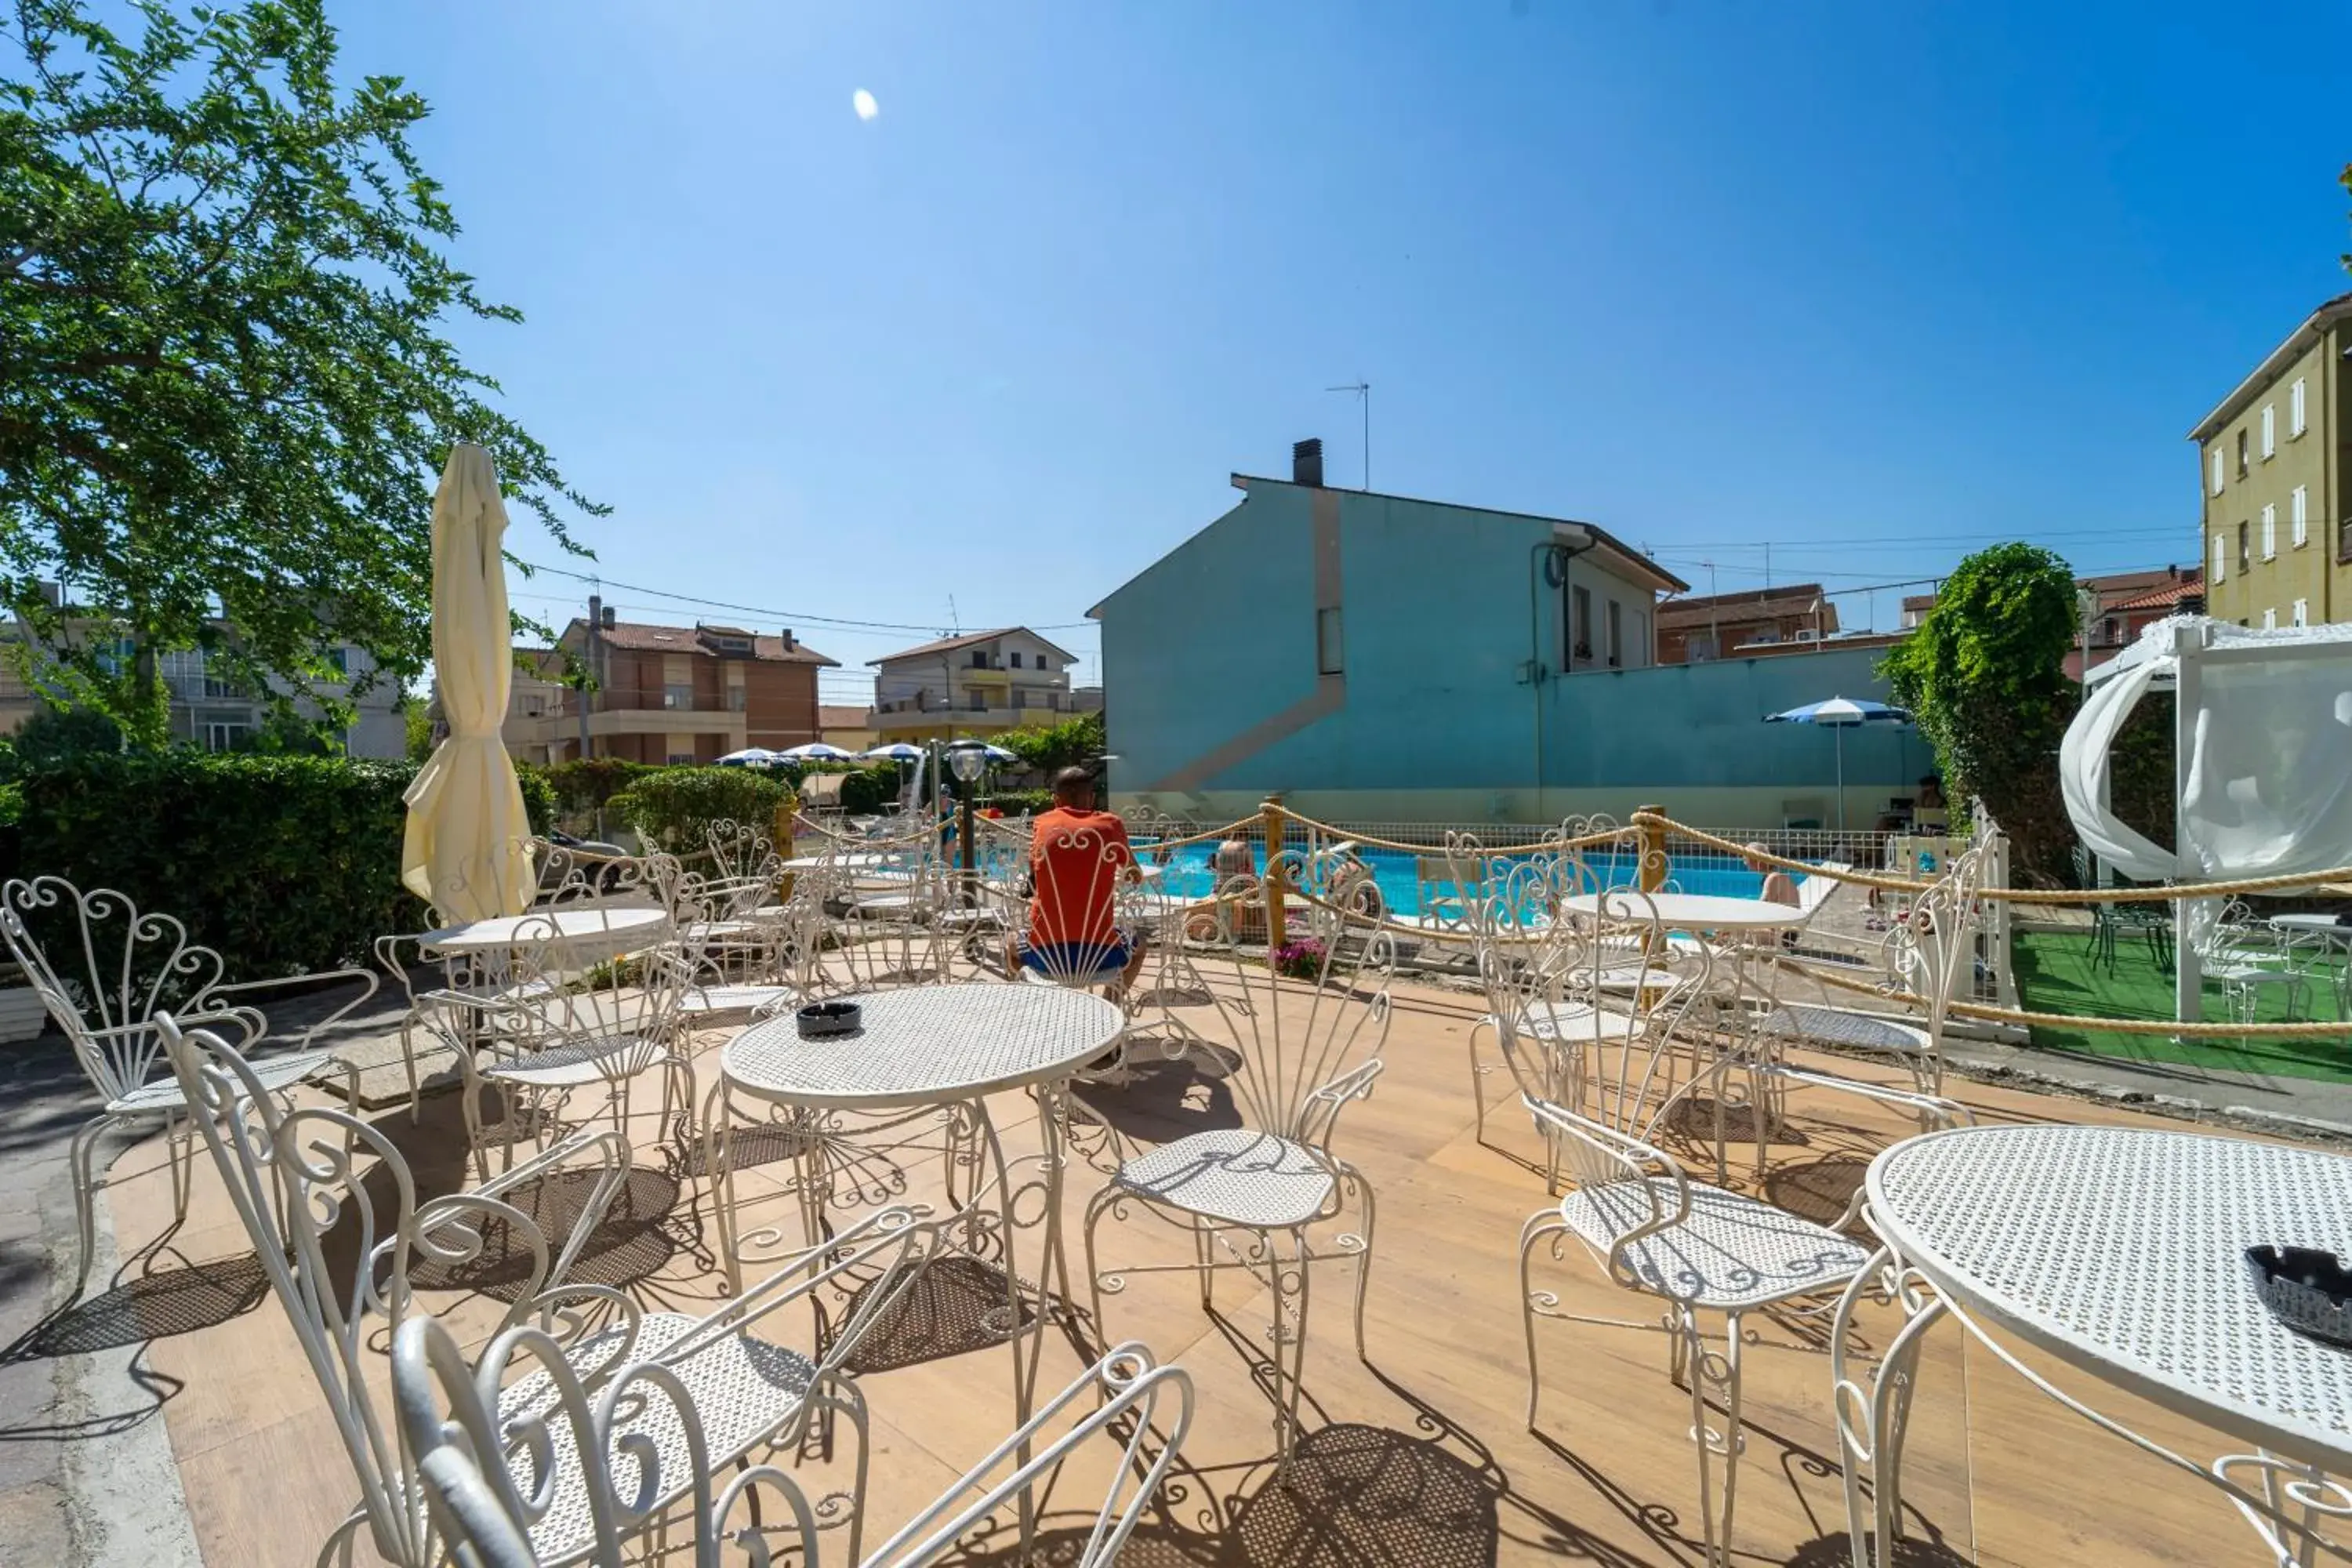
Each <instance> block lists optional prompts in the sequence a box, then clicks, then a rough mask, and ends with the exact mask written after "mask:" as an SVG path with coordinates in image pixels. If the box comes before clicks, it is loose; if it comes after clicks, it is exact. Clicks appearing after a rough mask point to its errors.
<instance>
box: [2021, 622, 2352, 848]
mask: <svg viewBox="0 0 2352 1568" xmlns="http://www.w3.org/2000/svg"><path fill="white" fill-rule="evenodd" d="M2173 624H2174V623H2172V622H2164V623H2159V625H2158V626H2156V627H2152V628H2150V631H2149V633H2148V634H2147V638H2148V639H2153V638H2155V637H2164V638H2167V639H2168V638H2169V637H2170V635H2171V631H2170V628H2171V626H2172V625H2173ZM2342 629H2343V628H2337V627H2328V628H2313V630H2315V631H2321V630H2324V631H2326V632H2328V633H2331V634H2332V633H2336V632H2339V631H2341V630H2342ZM2212 635H2213V637H2214V641H2213V643H2212V644H2211V645H2210V646H2211V647H2217V648H2218V647H2226V648H2230V649H2231V650H2232V652H2231V657H2230V658H2227V659H2214V658H2203V659H2200V664H2199V668H2198V676H2197V682H2196V684H2197V689H2198V702H2197V711H2196V713H2195V715H2194V730H2193V737H2194V738H2193V740H2192V742H2191V744H2190V751H2189V756H2188V757H2187V758H2185V759H2182V761H2181V763H2180V764H2179V765H2180V766H2181V768H2182V777H2181V782H2180V786H2179V787H2180V798H2181V803H2182V812H2181V816H2182V826H2183V827H2184V829H2185V837H2184V842H2183V843H2182V845H2181V849H2180V853H2179V854H2178V855H2176V854H2173V853H2171V852H2169V851H2167V850H2165V849H2163V848H2161V847H2158V846H2157V845H2155V844H2152V843H2150V842H2149V841H2148V840H2147V838H2146V837H2143V836H2142V835H2140V834H2138V833H2136V832H2134V831H2133V830H2132V829H2131V828H2129V827H2126V826H2124V825H2123V824H2122V823H2121V822H2118V821H2117V820H2116V816H2115V813H2114V810H2113V809H2112V807H2111V806H2110V805H2109V801H2108V771H2109V759H2108V748H2109V747H2110V746H2111V745H2112V744H2113V742H2114V741H2115V737H2116V731H2119V730H2120V729H2121V728H2122V727H2123V723H2124V721H2125V720H2126V719H2128V718H2129V717H2130V716H2131V711H2132V709H2133V708H2134V707H2136V706H2137V704H2138V702H2139V700H2140V698H2141V697H2142V696H2144V695H2145V694H2146V693H2147V689H2148V688H2149V687H2150V686H2151V685H2153V684H2154V683H2155V682H2156V681H2157V680H2158V679H2160V678H2163V677H2166V676H2170V675H2173V674H2175V673H2177V663H2178V660H2177V658H2176V656H2175V655H2173V654H2171V653H2170V652H2168V651H2167V652H2161V653H2158V652H2154V651H2153V649H2152V648H2151V649H2149V650H2148V651H2147V653H2145V654H2142V655H2141V657H2140V658H2137V661H2136V662H2134V663H2133V664H2132V665H2131V666H2130V667H2129V668H2125V669H2123V670H2121V671H2120V672H2119V673H2117V674H2116V675H2114V676H2112V677H2109V678H2108V679H2105V680H2104V681H2103V682H2102V683H2101V684H2100V685H2099V686H2098V687H2097V688H2096V689H2095V690H2094V691H2093V692H2092V694H2091V696H2090V699H2089V700H2088V701H2086V702H2085V703H2084V705H2083V710H2082V711H2081V712H2079V713H2077V714H2076V715H2075V717H2074V724H2073V725H2072V726H2071V727H2070V728H2069V729H2068V730H2067V731H2066V739H2065V742H2064V743H2063V745H2062V746H2061V747H2060V748H2059V753H2058V756H2059V777H2060V782H2061V784H2062V785H2063V789H2064V792H2065V798H2066V815H2067V816H2069V817H2070V818H2072V819H2073V821H2074V830H2075V832H2076V833H2078V834H2080V835H2081V836H2082V838H2083V842H2084V844H2086V845H2087V846H2089V847H2090V848H2091V850H2092V852H2093V853H2094V854H2095V855H2097V856H2098V857H2099V858H2101V859H2104V860H2105V861H2107V862H2108V863H2109V864H2111V865H2113V866H2114V867H2115V868H2116V869H2117V870H2118V871H2121V872H2122V873H2123V874H2124V875H2126V876H2127V877H2131V878H2134V879H2139V880H2143V881H2165V880H2172V879H2178V878H2179V877H2181V876H2184V875H2185V876H2187V877H2188V878H2189V879H2192V880H2197V881H2209V882H2210V881H2225V880H2228V879H2232V878H2239V877H2269V876H2287V875H2292V874H2294V873H2295V872H2299V871H2326V870H2333V869H2335V868H2337V867H2339V866H2346V865H2352V639H2347V638H2344V637H2336V636H2326V637H2315V636H2310V635H2297V634H2294V633H2287V632H2281V633H2278V634H2273V635H2270V636H2265V635H2264V634H2261V633H2252V632H2247V631H2242V630H2240V629H2239V628H2237V627H2235V626H2230V627H2226V628H2224V627H2216V628H2215V631H2214V633H2213V634H2212ZM2144 640H2147V639H2144ZM2316 642H2329V643H2333V644H2335V645H2336V647H2333V648H2331V649H2330V651H2329V652H2328V653H2327V654H2325V655H2320V656H2316V657H2315V656H2314V655H2313V654H2312V653H2310V652H2309V651H2307V649H2308V646H2309V645H2311V644H2313V643H2316ZM2166 646H2167V647H2168V646H2169V645H2168V643H2167V645H2166ZM2265 646H2270V647H2277V648H2278V649H2279V650H2280V651H2281V653H2282V654H2284V653H2285V652H2286V650H2288V649H2290V648H2304V649H2305V650H2306V651H2303V652H2301V653H2299V654H2297V655H2295V656H2294V657H2279V658H2263V657H2261V656H2260V655H2259V654H2257V653H2249V652H2247V651H2244V650H2247V649H2251V648H2257V647H2265ZM2139 651H2140V650H2137V649H2136V650H2135V652H2136V653H2137V652H2139ZM2119 662H2120V661H2119Z"/></svg>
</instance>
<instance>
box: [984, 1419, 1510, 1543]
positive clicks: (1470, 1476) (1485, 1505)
mask: <svg viewBox="0 0 2352 1568" xmlns="http://www.w3.org/2000/svg"><path fill="white" fill-rule="evenodd" d="M1154 1451H1155V1452H1156V1446H1155V1449H1154ZM1220 1483H1223V1484H1226V1485H1229V1486H1233V1487H1234V1488H1236V1490H1235V1491H1234V1494H1233V1495H1230V1496H1224V1497H1221V1496H1219V1495H1218V1491H1217V1487H1218V1485H1219V1484H1220ZM1243 1488H1245V1490H1244V1489H1243ZM1091 1490H1092V1489H1091V1488H1090V1487H1089V1488H1085V1489H1079V1491H1078V1497H1077V1499H1076V1501H1075V1506H1071V1507H1066V1508H1061V1509H1057V1508H1056V1507H1055V1501H1056V1500H1055V1496H1054V1492H1053V1489H1052V1488H1051V1487H1050V1486H1049V1487H1048V1488H1047V1489H1045V1493H1044V1497H1043V1503H1044V1507H1043V1510H1042V1513H1041V1518H1040V1521H1039V1523H1040V1529H1039V1531H1038V1538H1037V1552H1036V1555H1035V1556H1034V1558H1033V1559H1028V1561H1034V1562H1036V1563H1075V1562H1076V1561H1077V1560H1078V1558H1079V1555H1080V1552H1081V1551H1082V1549H1083V1548H1084V1547H1085V1545H1086V1542H1087V1539H1088V1537H1089V1535H1090V1534H1091V1532H1092V1531H1093V1529H1094V1522H1093V1517H1092V1514H1091V1511H1090V1510H1091V1509H1092V1507H1093V1506H1094V1503H1095V1498H1094V1497H1091V1496H1089V1495H1087V1494H1088V1493H1089V1492H1090V1491H1091ZM1496 1501H1497V1493H1496V1489H1495V1487H1494V1485H1493V1483H1492V1480H1491V1479H1490V1478H1489V1477H1487V1476H1486V1475H1484V1474H1482V1473H1481V1472H1480V1471H1479V1470H1478V1468H1476V1467H1475V1466H1472V1465H1469V1464H1466V1463H1465V1462H1464V1461H1463V1460H1461V1459H1459V1458H1455V1457H1454V1456H1453V1455H1451V1454H1449V1453H1447V1452H1445V1451H1444V1447H1443V1446H1442V1444H1441V1442H1440V1441H1439V1440H1435V1439H1432V1438H1428V1437H1422V1436H1413V1435H1412V1434H1410V1433H1406V1432H1400V1431H1395V1430H1391V1429H1390V1428H1388V1427H1384V1426H1365V1425H1361V1424H1359V1423H1355V1422H1344V1423H1340V1424H1339V1425H1335V1426H1321V1427H1318V1428H1317V1429H1316V1430H1315V1431H1312V1432H1309V1433H1308V1434H1307V1435H1306V1436H1304V1437H1303V1438H1301V1439H1300V1440H1299V1444H1298V1448H1297V1453H1296V1454H1295V1455H1294V1456H1293V1458H1292V1459H1291V1463H1290V1466H1289V1468H1288V1469H1287V1470H1286V1472H1284V1473H1282V1474H1281V1475H1279V1476H1277V1475H1276V1474H1275V1473H1274V1472H1273V1464H1272V1460H1271V1459H1270V1458H1267V1459H1261V1460H1258V1461H1255V1462H1254V1463H1251V1464H1244V1465H1235V1466H1232V1467H1220V1468H1218V1469H1217V1470H1215V1471H1203V1470H1201V1469H1197V1468H1192V1467H1191V1466H1188V1465H1186V1464H1184V1463H1183V1462H1182V1460H1181V1458H1179V1460H1178V1461H1177V1464H1176V1466H1175V1468H1173V1469H1172V1470H1171V1472H1170V1474H1169V1477H1168V1479H1166V1481H1165V1482H1164V1483H1163V1484H1162V1486H1161V1488H1160V1493H1159V1495H1158V1497H1157V1498H1155V1499H1154V1500H1152V1502H1151V1503H1150V1504H1149V1505H1147V1511H1146V1513H1145V1515H1144V1517H1143V1519H1142V1520H1141V1521H1140V1522H1139V1524H1138V1525H1137V1527H1136V1531H1135V1533H1134V1534H1133V1535H1132V1536H1130V1537H1129V1540H1128V1543H1127V1547H1126V1550H1125V1551H1124V1552H1121V1553H1120V1555H1119V1562H1120V1563H1122V1564H1125V1565H1126V1568H1184V1565H1191V1568H1357V1565H1359V1564H1362V1563H1395V1564H1398V1565H1400V1568H1402V1565H1405V1564H1411V1565H1412V1568H1488V1565H1489V1564H1492V1563H1494V1562H1495V1561H1496V1551H1497V1548H1498V1545H1499V1543H1500V1541H1501V1529H1500V1525H1499V1521H1498V1518H1497V1510H1496ZM947 1561H950V1562H953V1563H970V1564H973V1565H975V1568H977V1565H979V1564H1010V1563H1019V1562H1023V1561H1024V1559H1023V1558H1022V1556H1021V1542H1020V1538H1019V1531H1018V1529H1017V1527H1016V1526H1015V1525H1014V1524H1013V1521H1011V1520H1009V1519H1005V1518H999V1519H997V1520H994V1521H991V1523H990V1525H988V1526H985V1527H983V1528H982V1530H980V1531H975V1532H973V1533H972V1534H971V1535H970V1536H967V1537H966V1538H965V1540H964V1541H963V1542H961V1543H960V1545H959V1550H958V1552H957V1553H956V1555H954V1556H953V1557H951V1558H949V1559H947Z"/></svg>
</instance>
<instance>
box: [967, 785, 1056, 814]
mask: <svg viewBox="0 0 2352 1568" xmlns="http://www.w3.org/2000/svg"><path fill="white" fill-rule="evenodd" d="M980 804H981V805H992V806H994V807H995V808H996V809H997V810H999V811H1001V812H1003V814H1004V815H1005V816H1037V815H1038V814H1040V813H1041V812H1047V811H1051V810H1053V809H1054V792H1053V791H1052V790H1049V789H1014V790H999V791H998V792H997V793H996V794H994V795H982V796H981V797H980Z"/></svg>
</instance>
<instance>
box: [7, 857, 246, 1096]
mask: <svg viewBox="0 0 2352 1568" xmlns="http://www.w3.org/2000/svg"><path fill="white" fill-rule="evenodd" d="M36 929H37V930H38V934H36ZM0 938H5V940H6V942H7V944H8V952H9V956H10V957H12V958H13V959H15V960H16V963H17V965H18V966H19V967H20V968H22V969H23V970H24V972H25V979H26V983H27V984H30V985H31V986H32V988H33V991H34V993H35V994H37V995H38V996H39V997H40V999H41V1005H43V1006H45V1007H47V1009H48V1012H49V1016H50V1017H51V1018H53V1019H54V1020H56V1022H57V1026H58V1028H59V1029H61V1030H63V1031H64V1032H65V1036H66V1038H67V1040H68V1042H70V1043H71V1045H72V1047H73V1052H74V1059H75V1060H77V1061H79V1063H80V1064H81V1068H82V1071H83V1072H85V1073H87V1074H88V1075H89V1080H90V1082H91V1083H92V1084H94V1085H96V1086H97V1088H98V1090H99V1092H100V1094H101V1095H103V1096H105V1097H106V1099H107V1100H109V1101H110V1102H111V1101H113V1100H120V1099H121V1098H122V1097H123V1096H124V1095H127V1094H129V1093H131V1091H132V1090H134V1089H139V1088H141V1087H142V1085H144V1084H145V1083H146V1082H147V1080H148V1079H149V1077H150V1076H151V1075H152V1073H153V1072H154V1071H155V1070H156V1058H157V1057H158V1055H159V1053H160V1052H161V1051H162V1048H163V1046H162V1041H161V1039H160V1037H158V1035H157V1033H156V1029H155V1023H154V1020H155V1016H156V1015H157V1014H159V1013H164V1012H173V1013H181V1014H189V1015H202V1016H213V1017H219V1016H226V1014H228V1013H229V1012H231V1011H233V1010H232V1009H229V1008H228V1007H227V1006H226V1003H225V999H223V998H220V997H218V996H216V995H215V988H216V987H218V986H219V985H220V984H221V983H222V979H223V973H222V963H221V956H220V954H218V953H217V952H214V951H213V950H212V949H210V948H208V947H200V946H198V945H196V944H195V943H194V942H190V941H189V940H188V931H187V927H185V926H184V925H182V924H181V923H180V922H179V921H177V920H175V919H173V917H172V916H170V915H163V914H153V913H142V911H141V910H140V909H139V907H138V906H137V905H136V904H134V903H132V902H131V900H130V898H129V897H128V896H126V895H124V894H122V893H118V892H116V891H115V890H114V889H111V888H94V889H90V890H89V892H87V893H85V892H83V891H82V890H81V889H79V888H76V887H75V886H74V885H73V884H72V883H71V882H68V881H67V880H66V879H64V878H62V877H35V878H32V879H29V880H26V879H15V880H12V881H10V882H9V883H8V884H7V886H6V887H5V888H0ZM242 1016H243V1017H245V1018H246V1020H247V1029H246V1033H247V1036H248V1037H250V1036H252V1035H256V1034H258V1033H259V1032H260V1028H259V1024H260V1019H259V1016H258V1015H256V1014H250V1013H247V1014H244V1015H242Z"/></svg>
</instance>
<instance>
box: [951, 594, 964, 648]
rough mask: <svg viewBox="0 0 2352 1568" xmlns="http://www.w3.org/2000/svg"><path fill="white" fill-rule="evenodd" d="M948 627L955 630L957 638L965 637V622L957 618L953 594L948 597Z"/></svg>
mask: <svg viewBox="0 0 2352 1568" xmlns="http://www.w3.org/2000/svg"><path fill="white" fill-rule="evenodd" d="M948 625H950V626H953V627H954V628H955V635H956V636H957V637H961V636H963V622H962V621H961V620H960V619H959V618H957V616H956V607H955V595H953V594H950V595H948Z"/></svg>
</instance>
